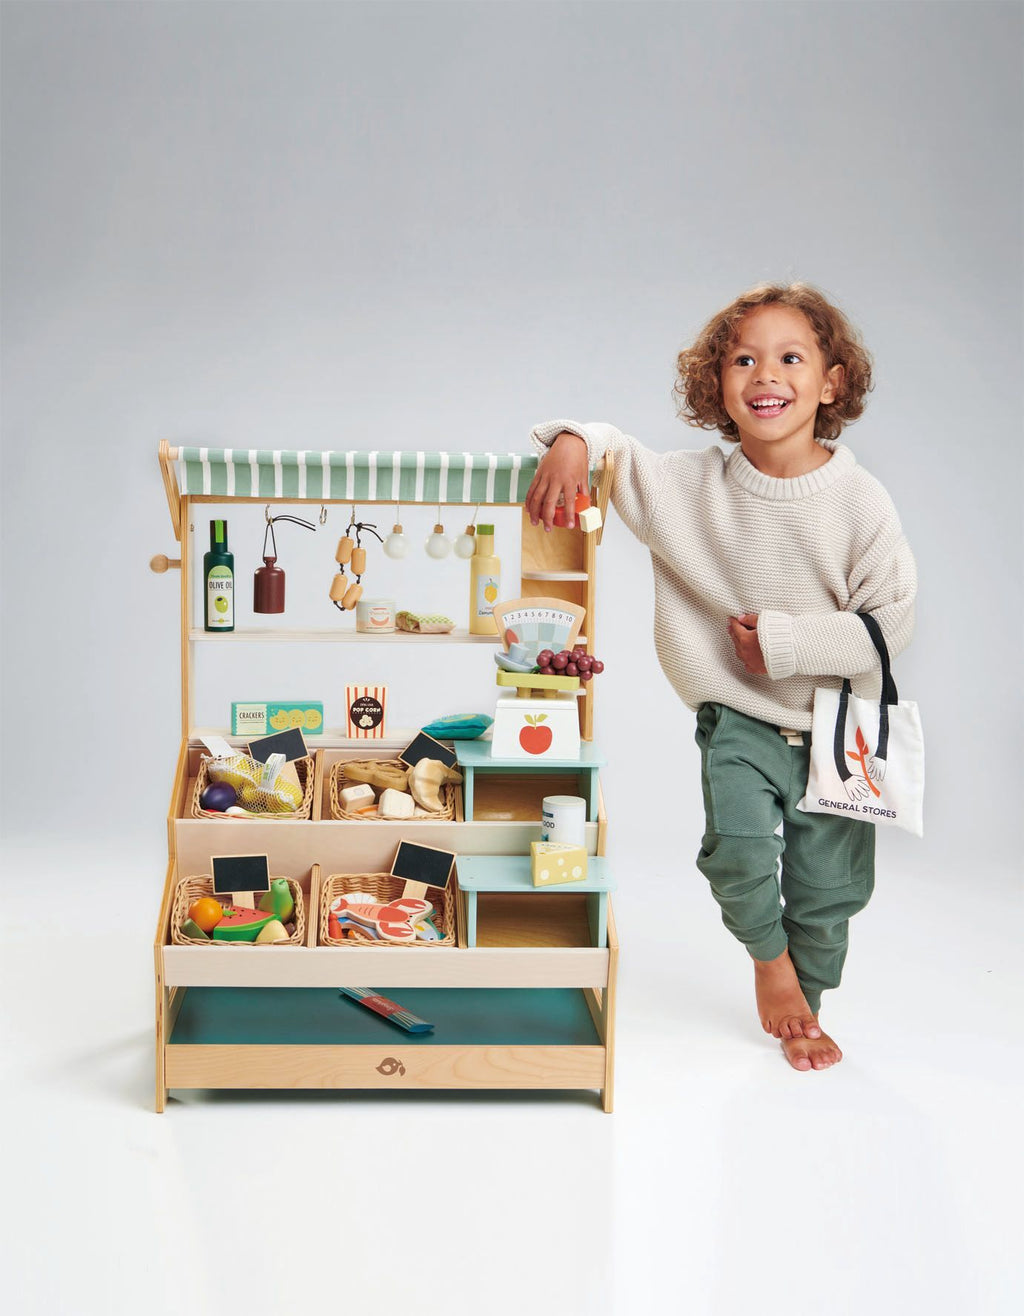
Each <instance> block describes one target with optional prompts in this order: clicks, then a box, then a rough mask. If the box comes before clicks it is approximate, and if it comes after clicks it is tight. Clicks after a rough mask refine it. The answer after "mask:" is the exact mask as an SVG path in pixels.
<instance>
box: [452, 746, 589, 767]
mask: <svg viewBox="0 0 1024 1316" xmlns="http://www.w3.org/2000/svg"><path fill="white" fill-rule="evenodd" d="M454 749H455V752H456V754H457V755H458V759H459V764H460V766H462V767H468V768H476V769H478V770H480V771H483V770H485V769H493V768H502V769H513V768H518V769H519V770H521V771H523V772H548V771H549V770H550V769H551V768H557V769H558V770H559V771H565V772H571V771H573V769H575V770H576V771H577V772H578V771H580V770H582V769H584V768H586V769H591V768H603V767H605V766H606V764H607V762H608V760H607V759H606V758H605V756H604V755H603V754H602V753H601V751H600V750H599V749H598V748H597V746H596V745H595V744H594V742H593V741H592V740H585V741H584V742H583V743H582V744H581V745H580V753H579V758H575V759H552V758H539V759H529V758H522V757H520V758H494V757H493V756H492V754H491V742H490V741H489V740H461V741H458V742H457V743H456V744H455V745H454Z"/></svg>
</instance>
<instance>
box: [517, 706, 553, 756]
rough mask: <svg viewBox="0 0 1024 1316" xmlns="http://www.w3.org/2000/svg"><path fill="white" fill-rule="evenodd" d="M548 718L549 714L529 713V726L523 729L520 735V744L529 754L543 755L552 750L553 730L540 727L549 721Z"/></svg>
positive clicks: (527, 717)
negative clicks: (542, 723)
mask: <svg viewBox="0 0 1024 1316" xmlns="http://www.w3.org/2000/svg"><path fill="white" fill-rule="evenodd" d="M547 716H548V715H547V713H537V714H531V713H527V715H526V720H527V722H528V723H529V726H525V727H523V729H522V731H520V733H519V743H520V745H522V747H523V749H525V750H526V752H527V754H543V753H544V751H545V750H547V749H550V748H551V728H550V727H542V726H541V725H540V724H541V722H545V721H546V720H547Z"/></svg>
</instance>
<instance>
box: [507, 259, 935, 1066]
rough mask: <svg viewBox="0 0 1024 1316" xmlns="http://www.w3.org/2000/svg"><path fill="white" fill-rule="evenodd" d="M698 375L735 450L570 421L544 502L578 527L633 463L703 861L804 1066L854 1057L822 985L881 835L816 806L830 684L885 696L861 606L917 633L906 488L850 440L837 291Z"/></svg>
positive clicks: (774, 1018)
mask: <svg viewBox="0 0 1024 1316" xmlns="http://www.w3.org/2000/svg"><path fill="white" fill-rule="evenodd" d="M678 371H679V378H678V380H677V383H676V387H675V393H676V395H677V397H678V398H679V400H680V407H679V414H680V416H681V417H682V418H683V420H685V421H686V422H687V423H688V424H690V425H695V426H699V427H700V428H701V429H708V430H714V429H717V430H718V431H719V433H720V434H721V435H722V436H723V438H725V439H727V440H729V441H731V442H732V443H735V444H736V446H735V448H734V449H733V450H732V451H731V452H729V453H728V454H726V453H723V451H722V449H721V448H719V447H717V446H716V445H711V446H709V447H706V448H702V449H698V450H696V451H675V452H653V451H652V450H651V449H649V448H645V447H643V446H642V445H641V444H639V443H637V441H636V440H635V439H632V438H630V437H629V436H628V435H625V434H623V433H621V432H620V431H619V430H617V429H616V428H615V427H614V426H612V425H607V424H593V423H589V424H585V425H580V424H576V423H574V422H571V421H566V420H556V421H550V422H548V423H547V424H543V425H538V426H536V428H535V429H534V430H533V434H532V437H533V440H534V444H535V446H536V447H537V448H538V450H539V451H540V452H542V453H544V454H545V455H544V458H543V460H542V461H541V463H540V467H539V469H538V471H537V475H536V477H535V478H534V481H533V483H532V485H531V486H530V490H529V493H528V495H527V499H526V507H527V510H528V512H529V514H530V517H531V520H532V522H533V524H534V525H536V524H537V523H538V521H542V522H543V523H544V526H545V529H547V530H550V529H551V525H552V520H553V517H554V512H555V507H556V505H557V503H558V501H559V499H560V498H564V501H565V504H566V510H567V513H568V515H567V522H568V524H569V525H572V508H573V500H574V497H575V494H576V491H577V488H586V487H587V480H588V466H593V465H594V464H595V463H596V462H597V461H598V460H599V459H600V458H601V457H602V456H604V454H605V453H606V452H607V453H611V454H612V456H613V458H614V464H613V487H612V493H611V498H612V502H613V504H614V506H615V509H616V511H617V512H618V514H619V515H620V516H621V517H622V519H623V521H624V522H625V523H626V525H627V526H628V527H629V529H630V530H631V531H632V532H633V534H634V535H636V537H637V538H638V539H639V540H640V541H641V543H643V544H645V545H646V546H647V547H648V548H649V549H650V553H651V561H652V564H653V567H654V582H655V604H654V633H655V646H656V649H657V653H658V658H659V660H660V662H661V666H662V668H663V670H664V672H665V675H666V676H667V677H668V679H669V681H670V682H671V683H672V685H673V687H674V688H675V690H676V692H677V694H678V695H679V697H680V698H681V699H682V700H683V702H684V703H685V704H687V705H688V707H690V708H691V709H693V710H694V711H695V712H696V714H697V730H696V739H697V744H698V745H699V746H700V752H701V776H702V785H703V791H704V809H705V816H706V831H705V834H704V837H703V841H702V843H701V849H700V853H699V855H698V857H697V866H698V868H699V869H700V870H701V872H703V873H704V875H705V877H706V878H707V879H708V882H709V883H710V886H711V890H712V893H713V895H714V897H715V899H716V900H717V901H718V903H719V905H720V907H721V911H722V920H723V922H724V923H725V926H726V927H727V928H728V929H729V931H730V932H732V933H733V935H734V936H735V937H737V938H738V939H739V941H741V942H742V943H743V945H744V946H745V947H746V948H747V951H748V953H749V954H750V956H751V958H752V959H753V961H754V987H755V993H756V998H757V1009H758V1014H759V1015H760V1019H761V1023H762V1026H763V1027H764V1029H765V1031H766V1032H768V1033H771V1034H772V1035H773V1036H774V1037H777V1038H779V1039H780V1041H781V1044H782V1047H783V1049H784V1051H785V1054H786V1057H787V1059H788V1060H789V1063H790V1064H791V1065H792V1066H793V1068H794V1069H800V1070H810V1069H827V1068H829V1066H831V1065H833V1064H835V1063H836V1062H837V1061H839V1060H841V1059H842V1052H841V1051H840V1049H839V1047H838V1046H837V1045H836V1043H835V1042H834V1041H833V1040H832V1039H831V1038H830V1037H829V1036H828V1035H827V1034H826V1033H825V1032H824V1031H823V1030H822V1029H821V1027H820V1025H819V1023H818V1012H819V1009H820V1005H821V993H822V992H823V991H824V990H825V989H826V988H829V987H837V986H838V985H839V980H840V976H841V973H842V967H843V961H844V959H845V957H846V948H847V936H848V921H849V919H850V917H851V916H852V915H853V914H856V913H857V912H858V910H860V909H863V908H864V906H865V905H866V904H867V902H868V899H869V898H870V896H871V892H872V889H873V887H874V852H875V829H874V827H873V826H872V825H871V824H870V823H867V822H863V821H861V820H859V819H852V818H843V817H837V816H833V815H830V814H818V813H802V812H800V811H799V810H798V809H797V808H796V804H797V801H798V800H800V799H801V798H802V796H803V794H804V790H805V787H806V783H807V771H808V765H809V759H810V727H811V709H812V704H813V698H814V689H815V686H832V687H834V688H837V689H838V688H839V686H840V685H841V684H842V678H843V677H850V678H851V681H852V685H853V690H854V693H855V694H858V695H861V696H863V697H864V698H874V699H877V698H878V697H879V694H880V688H881V678H880V673H879V663H878V658H877V656H876V653H875V649H874V646H873V644H872V642H871V638H870V636H869V635H868V632H867V629H866V627H865V626H864V624H863V622H862V621H861V619H860V618H859V617H858V616H856V613H857V612H858V611H868V612H871V613H872V615H873V616H874V618H875V620H876V621H877V622H878V624H879V626H880V627H881V630H882V634H883V635H884V637H885V640H886V643H887V645H888V647H889V653H890V654H891V655H892V656H893V657H895V655H897V654H898V653H899V652H900V651H901V650H902V649H903V648H904V647H905V646H906V645H907V643H908V642H909V640H910V635H911V631H912V629H913V624H914V593H915V590H916V584H917V577H916V569H915V565H914V559H913V557H912V555H911V552H910V549H909V547H908V546H907V541H906V539H905V538H904V536H903V532H902V530H901V528H900V523H899V519H898V517H897V515H896V510H895V508H894V507H893V504H892V501H891V500H890V498H889V496H888V494H887V493H886V492H885V490H884V489H883V488H882V486H881V484H879V482H878V481H877V480H876V479H874V477H873V476H871V475H869V474H868V473H867V471H865V470H864V468H863V467H862V466H859V465H858V464H857V460H856V458H855V457H854V455H853V453H852V452H851V450H850V449H849V448H848V447H846V446H845V445H844V444H842V443H840V442H838V436H839V435H840V433H841V432H842V430H843V427H844V426H845V425H848V424H850V423H851V422H852V421H854V420H856V419H857V417H858V416H860V414H861V412H862V411H863V409H864V399H865V394H866V393H867V392H868V390H869V389H870V387H871V363H870V358H869V357H868V355H867V353H866V352H865V350H864V348H863V346H862V345H861V343H860V340H859V337H858V335H857V333H856V331H855V330H854V329H853V328H852V327H851V326H850V324H849V323H848V321H847V320H846V317H845V316H844V315H843V313H842V312H841V311H840V310H839V309H838V308H837V307H835V306H833V305H832V304H831V303H830V302H829V301H828V300H827V299H826V298H825V297H824V296H823V295H822V294H821V293H820V292H819V291H818V290H817V289H815V288H812V287H810V286H809V285H807V284H801V283H795V284H791V285H789V286H788V287H787V286H778V285H770V284H762V285H759V286H758V287H756V288H753V289H751V290H750V291H749V292H747V293H744V294H743V295H742V296H740V297H737V298H736V300H735V301H734V302H732V303H731V304H730V305H729V306H727V307H726V308H725V309H724V310H722V311H720V312H719V313H718V314H717V315H715V316H714V317H713V318H712V319H711V320H710V321H709V322H708V324H707V325H706V326H705V328H704V329H703V331H702V332H701V334H700V336H699V337H698V339H697V341H696V342H695V343H694V345H693V346H692V347H691V348H689V349H688V350H686V351H683V352H681V353H680V355H679V359H678ZM780 823H781V824H782V836H781V837H780V836H778V835H777V834H776V829H777V827H778V826H779V824H780ZM780 856H781V859H782V865H781V877H780V875H779V873H778V867H779V862H778V861H779V858H780ZM780 888H781V895H782V900H783V901H784V904H783V905H780V899H779V896H780Z"/></svg>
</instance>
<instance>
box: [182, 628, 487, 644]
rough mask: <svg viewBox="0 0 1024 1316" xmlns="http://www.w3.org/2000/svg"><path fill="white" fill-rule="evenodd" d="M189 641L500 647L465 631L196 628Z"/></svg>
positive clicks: (192, 631)
mask: <svg viewBox="0 0 1024 1316" xmlns="http://www.w3.org/2000/svg"><path fill="white" fill-rule="evenodd" d="M188 638H189V640H190V641H191V642H192V643H193V644H194V643H196V642H197V641H200V640H213V641H215V642H216V643H217V644H223V643H224V641H225V640H228V641H231V640H234V642H235V643H236V644H238V643H241V642H249V643H252V642H255V643H259V644H263V643H266V642H270V643H275V642H281V641H290V642H296V641H297V642H298V643H300V644H349V643H353V642H354V643H356V644H395V643H397V644H424V643H425V644H492V645H494V644H498V643H499V640H498V637H497V635H471V634H470V633H469V631H468V630H466V629H465V628H462V629H459V628H458V627H457V628H456V629H455V630H454V631H448V632H447V633H446V634H444V635H430V634H427V635H424V634H422V633H421V632H420V631H392V632H391V633H390V634H385V635H364V634H363V633H362V632H359V631H354V630H351V631H348V630H346V631H339V630H334V629H328V628H321V629H317V630H308V631H299V630H288V629H286V628H285V627H283V626H282V627H280V628H278V627H271V626H262V627H260V626H250V627H239V628H238V629H237V630H233V631H207V630H203V629H202V627H200V626H193V627H192V629H191V630H190V631H189V633H188Z"/></svg>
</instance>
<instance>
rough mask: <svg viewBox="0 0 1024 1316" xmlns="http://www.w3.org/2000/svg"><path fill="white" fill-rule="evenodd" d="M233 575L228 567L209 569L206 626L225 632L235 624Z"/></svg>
mask: <svg viewBox="0 0 1024 1316" xmlns="http://www.w3.org/2000/svg"><path fill="white" fill-rule="evenodd" d="M234 583H235V582H234V575H233V573H232V571H231V568H230V567H211V568H210V574H209V575H208V576H207V577H206V624H207V626H209V627H211V628H213V629H216V630H221V629H224V630H227V629H228V628H230V627H232V626H234V624H235V597H234Z"/></svg>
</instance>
